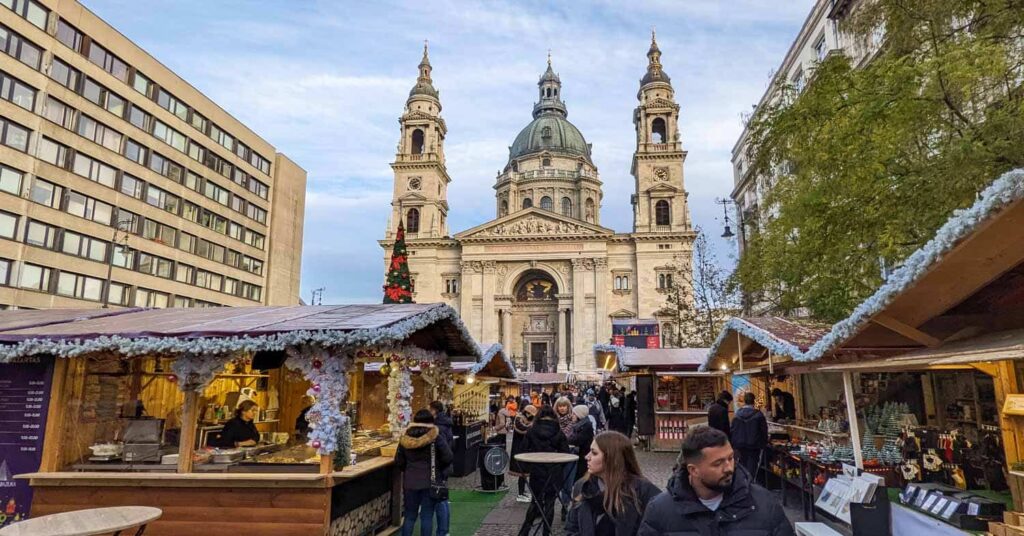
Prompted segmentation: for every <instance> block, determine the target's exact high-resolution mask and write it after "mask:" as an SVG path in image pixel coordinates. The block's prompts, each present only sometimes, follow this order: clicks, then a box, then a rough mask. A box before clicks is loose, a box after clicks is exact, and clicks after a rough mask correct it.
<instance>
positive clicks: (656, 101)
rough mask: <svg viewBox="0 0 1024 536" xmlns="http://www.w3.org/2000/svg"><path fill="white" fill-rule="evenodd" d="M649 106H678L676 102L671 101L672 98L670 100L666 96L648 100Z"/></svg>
mask: <svg viewBox="0 0 1024 536" xmlns="http://www.w3.org/2000/svg"><path fill="white" fill-rule="evenodd" d="M647 107H648V108H675V107H676V103H674V102H672V101H670V100H668V99H666V98H664V97H657V98H655V99H653V100H649V101H647Z"/></svg>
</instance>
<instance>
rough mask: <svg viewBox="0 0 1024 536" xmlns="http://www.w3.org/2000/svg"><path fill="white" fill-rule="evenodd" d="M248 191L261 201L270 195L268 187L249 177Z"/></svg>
mask: <svg viewBox="0 0 1024 536" xmlns="http://www.w3.org/2000/svg"><path fill="white" fill-rule="evenodd" d="M249 191H250V192H252V193H254V194H256V195H258V196H260V197H261V198H263V199H266V198H267V196H268V195H269V193H270V187H268V186H267V185H266V184H263V183H262V182H260V181H258V180H256V179H254V178H252V177H249Z"/></svg>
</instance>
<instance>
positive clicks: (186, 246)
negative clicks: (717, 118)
mask: <svg viewBox="0 0 1024 536" xmlns="http://www.w3.org/2000/svg"><path fill="white" fill-rule="evenodd" d="M196 240H197V239H196V237H195V235H191V234H188V233H186V232H180V233H178V249H180V250H182V251H187V252H189V253H195V251H196Z"/></svg>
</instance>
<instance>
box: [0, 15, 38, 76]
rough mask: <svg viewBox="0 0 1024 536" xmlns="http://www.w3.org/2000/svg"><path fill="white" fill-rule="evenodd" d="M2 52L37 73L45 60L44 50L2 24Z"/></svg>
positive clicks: (0, 27)
mask: <svg viewBox="0 0 1024 536" xmlns="http://www.w3.org/2000/svg"><path fill="white" fill-rule="evenodd" d="M0 50H2V51H3V52H4V53H6V54H7V55H8V56H11V57H13V58H17V59H18V60H19V61H21V62H22V63H24V64H25V65H28V66H29V67H31V68H33V69H35V70H37V71H38V70H39V63H40V62H41V61H42V59H43V49H41V48H39V47H38V46H36V44H35V43H33V42H31V41H29V40H28V39H25V38H24V37H22V36H21V35H19V34H17V33H15V32H13V31H11V29H10V28H8V27H6V26H4V25H2V24H0Z"/></svg>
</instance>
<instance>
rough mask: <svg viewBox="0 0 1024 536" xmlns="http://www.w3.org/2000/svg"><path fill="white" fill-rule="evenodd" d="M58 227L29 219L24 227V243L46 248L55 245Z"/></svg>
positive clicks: (52, 247)
mask: <svg viewBox="0 0 1024 536" xmlns="http://www.w3.org/2000/svg"><path fill="white" fill-rule="evenodd" d="M57 231H58V229H57V228H56V227H54V226H52V225H46V224H45V223H41V222H38V221H31V220H30V221H29V222H28V226H27V228H26V229H25V243H26V244H30V245H33V246H39V247H41V248H46V249H54V248H56V247H57Z"/></svg>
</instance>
